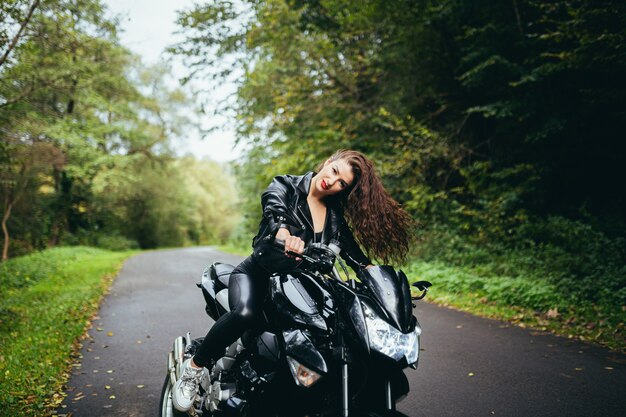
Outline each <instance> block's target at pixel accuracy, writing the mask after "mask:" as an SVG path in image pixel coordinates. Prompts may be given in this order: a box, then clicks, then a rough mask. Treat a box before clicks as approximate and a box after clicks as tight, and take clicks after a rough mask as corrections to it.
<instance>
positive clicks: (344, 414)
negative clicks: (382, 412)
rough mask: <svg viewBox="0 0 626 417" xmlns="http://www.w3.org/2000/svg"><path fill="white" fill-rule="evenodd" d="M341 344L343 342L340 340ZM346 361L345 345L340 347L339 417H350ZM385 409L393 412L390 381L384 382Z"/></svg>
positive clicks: (393, 404) (393, 405)
mask: <svg viewBox="0 0 626 417" xmlns="http://www.w3.org/2000/svg"><path fill="white" fill-rule="evenodd" d="M342 342H343V340H342ZM348 376H349V374H348V360H347V357H346V348H345V345H344V346H342V347H341V417H350V392H349V387H348ZM385 409H386V410H387V411H394V410H395V409H396V407H395V403H394V401H393V398H392V396H391V380H390V379H386V380H385Z"/></svg>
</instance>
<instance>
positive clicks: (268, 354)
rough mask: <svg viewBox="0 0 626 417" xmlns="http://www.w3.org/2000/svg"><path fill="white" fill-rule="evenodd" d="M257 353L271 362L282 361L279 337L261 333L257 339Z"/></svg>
mask: <svg viewBox="0 0 626 417" xmlns="http://www.w3.org/2000/svg"><path fill="white" fill-rule="evenodd" d="M256 352H257V353H258V355H259V356H261V357H262V358H263V359H266V360H268V361H270V362H276V361H278V360H279V359H280V346H279V342H278V337H276V335H275V334H274V333H270V332H263V333H261V334H260V335H259V336H258V337H257V339H256Z"/></svg>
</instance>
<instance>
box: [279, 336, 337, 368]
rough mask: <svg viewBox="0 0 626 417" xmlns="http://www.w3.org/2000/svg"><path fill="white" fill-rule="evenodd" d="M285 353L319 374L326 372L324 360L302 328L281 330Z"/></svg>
mask: <svg viewBox="0 0 626 417" xmlns="http://www.w3.org/2000/svg"><path fill="white" fill-rule="evenodd" d="M283 339H284V340H285V354H286V355H287V356H291V357H292V358H294V359H296V360H297V361H298V362H300V363H301V364H303V365H304V366H306V367H307V368H309V369H312V370H314V371H315V372H317V373H318V374H320V375H325V374H327V373H328V367H327V365H326V361H325V360H324V358H323V357H322V354H321V353H320V352H319V351H318V350H317V348H316V347H315V345H314V344H313V342H311V340H310V339H309V338H308V337H307V336H306V334H305V333H304V332H303V331H302V330H286V331H284V332H283Z"/></svg>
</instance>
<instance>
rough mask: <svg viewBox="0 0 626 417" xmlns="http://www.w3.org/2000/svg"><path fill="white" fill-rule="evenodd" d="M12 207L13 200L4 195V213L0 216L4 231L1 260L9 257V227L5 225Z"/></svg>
mask: <svg viewBox="0 0 626 417" xmlns="http://www.w3.org/2000/svg"><path fill="white" fill-rule="evenodd" d="M12 208H13V202H12V201H10V200H9V196H8V195H7V196H6V197H5V201H4V215H3V216H2V232H4V246H3V247H2V261H3V262H4V261H6V260H7V259H9V242H10V237H9V229H8V227H7V221H8V220H9V217H10V216H11V209H12Z"/></svg>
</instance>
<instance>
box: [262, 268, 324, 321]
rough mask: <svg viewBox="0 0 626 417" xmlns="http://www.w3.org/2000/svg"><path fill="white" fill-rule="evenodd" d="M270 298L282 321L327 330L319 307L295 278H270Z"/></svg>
mask: <svg viewBox="0 0 626 417" xmlns="http://www.w3.org/2000/svg"><path fill="white" fill-rule="evenodd" d="M270 296H271V299H272V302H273V304H274V306H275V308H276V311H277V313H278V315H279V316H280V317H282V318H283V319H287V320H288V321H289V322H292V323H297V324H300V325H304V326H307V327H315V328H317V329H319V330H321V331H324V332H325V331H327V330H328V327H327V326H326V321H325V320H324V318H323V317H322V316H321V315H320V311H319V307H318V306H317V304H316V303H315V301H314V300H313V299H312V298H311V296H310V295H309V294H308V292H307V290H306V289H305V288H304V287H303V286H302V284H301V283H300V281H299V280H298V278H297V277H294V276H293V275H291V274H285V275H281V276H273V277H271V278H270Z"/></svg>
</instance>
